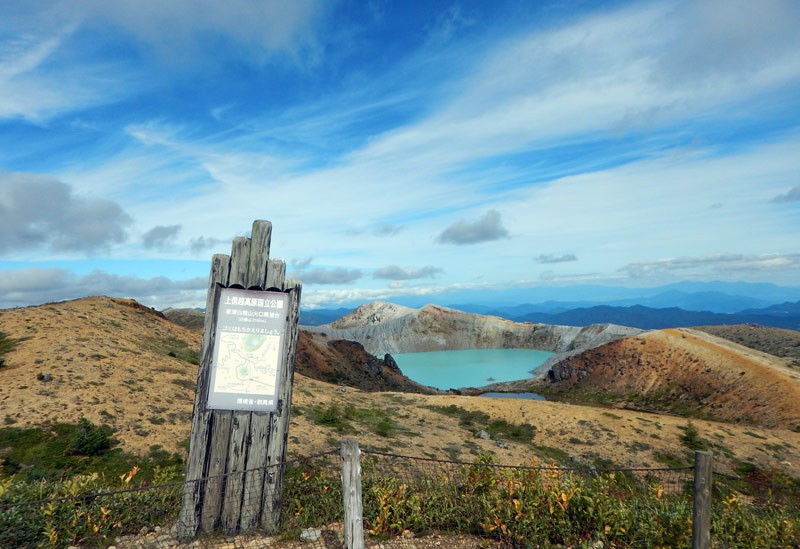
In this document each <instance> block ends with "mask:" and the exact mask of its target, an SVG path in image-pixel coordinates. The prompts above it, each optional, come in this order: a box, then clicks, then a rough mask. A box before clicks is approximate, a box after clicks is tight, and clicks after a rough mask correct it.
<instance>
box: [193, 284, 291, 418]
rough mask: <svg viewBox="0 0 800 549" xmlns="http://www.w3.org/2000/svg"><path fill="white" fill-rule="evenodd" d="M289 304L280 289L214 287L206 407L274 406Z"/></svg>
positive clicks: (272, 408) (267, 408)
mask: <svg viewBox="0 0 800 549" xmlns="http://www.w3.org/2000/svg"><path fill="white" fill-rule="evenodd" d="M288 307H289V297H288V296H287V295H286V294H285V293H283V292H269V291H261V290H244V289H241V288H221V289H220V290H219V293H218V294H217V297H216V302H215V323H216V328H215V329H214V339H213V345H214V350H213V355H212V357H213V358H212V361H211V380H210V381H211V383H210V384H209V390H208V399H207V401H206V407H207V408H208V409H213V410H251V411H256V412H271V411H275V410H277V406H278V400H279V398H278V395H279V393H280V383H281V377H282V376H283V374H281V371H282V368H283V362H284V360H285V359H284V356H283V355H284V339H285V338H286V324H287V322H288V311H289V308H288Z"/></svg>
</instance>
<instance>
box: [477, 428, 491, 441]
mask: <svg viewBox="0 0 800 549" xmlns="http://www.w3.org/2000/svg"><path fill="white" fill-rule="evenodd" d="M475 438H480V439H483V440H491V439H492V437H491V436H490V435H489V433H487V432H486V431H484V430H483V429H481V430H480V431H478V432H477V433H475Z"/></svg>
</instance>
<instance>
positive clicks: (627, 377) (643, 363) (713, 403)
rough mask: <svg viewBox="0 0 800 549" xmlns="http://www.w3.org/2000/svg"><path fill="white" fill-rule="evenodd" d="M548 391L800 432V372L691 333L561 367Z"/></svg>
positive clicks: (632, 341) (652, 338) (604, 350)
mask: <svg viewBox="0 0 800 549" xmlns="http://www.w3.org/2000/svg"><path fill="white" fill-rule="evenodd" d="M541 387H542V389H543V390H546V391H547V390H550V391H554V392H561V393H567V392H568V393H571V394H573V395H582V396H583V397H584V398H589V399H594V400H596V401H599V400H604V401H606V402H614V403H615V404H616V405H618V406H628V407H633V408H638V409H644V410H650V411H657V412H667V413H679V414H682V415H689V416H694V417H704V418H709V419H717V420H723V421H728V422H736V423H745V424H752V425H761V426H766V427H777V428H787V429H800V370H798V369H796V368H792V367H791V365H790V363H789V362H788V361H787V360H785V359H782V358H779V357H775V356H773V355H769V354H766V353H763V352H760V351H756V350H754V349H750V348H748V347H744V346H741V345H738V344H736V343H733V342H730V341H727V340H724V339H722V338H718V337H715V336H712V335H710V334H707V333H705V332H701V331H699V330H693V329H668V330H655V331H652V332H647V333H644V334H641V335H639V336H635V337H630V338H626V339H622V340H619V341H614V342H611V343H608V344H606V345H602V346H600V347H597V348H595V349H590V350H588V351H585V352H583V353H581V354H579V355H576V356H573V357H570V358H568V359H566V360H563V361H561V362H560V363H558V364H556V365H555V366H554V367H553V369H552V370H551V372H550V373H549V374H548V377H547V380H546V381H543V382H541Z"/></svg>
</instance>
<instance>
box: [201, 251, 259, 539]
mask: <svg viewBox="0 0 800 549" xmlns="http://www.w3.org/2000/svg"><path fill="white" fill-rule="evenodd" d="M250 250H251V243H250V239H248V238H244V237H237V238H234V239H233V244H232V246H231V272H230V276H229V278H228V286H241V287H242V288H247V287H248V284H249V281H248V278H247V277H248V272H249V269H248V265H249V263H250ZM215 413H216V414H224V413H227V414H229V415H230V416H231V417H230V430H229V432H228V433H227V435H226V433H221V432H220V433H218V435H216V436H219V437H223V438H226V437H227V440H228V445H227V455H226V457H225V462H224V468H223V472H224V473H226V477H225V479H224V483H222V484H224V492H223V494H222V497H221V502H220V503H221V506H222V507H221V509H220V517H221V526H222V528H223V530H224V531H225V532H226V533H228V534H235V533H236V532H237V529H238V525H239V513H240V512H241V506H242V485H243V480H244V479H243V476H244V475H243V474H242V473H241V471H244V468H245V462H246V460H247V448H248V446H249V445H250V412H245V411H240V410H236V411H233V412H224V411H222V410H216V411H215ZM212 487H215V488H216V487H217V486H216V485H215V484H213V483H212V484H211V485H210V486H209V488H212ZM215 497H217V495H216V494H210V493H209V492H208V491H206V498H207V499H208V500H209V501H214V499H213V498H215Z"/></svg>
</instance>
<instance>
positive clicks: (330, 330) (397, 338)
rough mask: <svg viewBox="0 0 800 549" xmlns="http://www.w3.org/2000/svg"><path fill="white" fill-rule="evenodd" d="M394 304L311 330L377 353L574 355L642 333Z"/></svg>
mask: <svg viewBox="0 0 800 549" xmlns="http://www.w3.org/2000/svg"><path fill="white" fill-rule="evenodd" d="M389 305H391V304H387V303H383V302H374V303H369V304H367V305H362V306H361V307H359V308H358V309H356V310H355V311H353V312H352V313H350V314H349V315H346V316H344V317H342V318H341V319H339V320H337V321H336V322H333V323H331V324H327V325H323V326H317V327H313V328H307V329H308V330H312V331H316V332H320V333H324V334H326V335H327V336H329V337H332V338H335V339H348V340H353V341H358V342H359V343H361V344H362V345H364V348H365V349H366V350H367V351H368V352H370V353H372V354H374V355H384V354H386V353H412V352H420V351H445V350H456V349H490V348H496V349H504V348H517V349H540V350H543V351H552V352H555V353H570V352H574V351H576V350H582V349H586V348H589V347H594V346H597V345H601V344H603V343H606V342H608V341H613V340H615V339H619V338H622V337H626V336H630V335H634V334H638V333H640V332H641V330H637V329H635V328H627V327H624V326H616V325H613V324H602V325H593V326H587V327H584V328H579V327H575V326H550V325H546V324H530V323H518V322H512V321H510V320H505V319H502V318H499V317H494V316H483V315H476V314H470V313H464V312H462V311H457V310H455V309H450V308H447V307H441V306H438V305H426V306H424V307H422V308H421V309H407V308H404V307H398V306H396V305H394V306H391V307H389ZM549 364H552V360H551V361H550V362H548V367H549Z"/></svg>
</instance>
